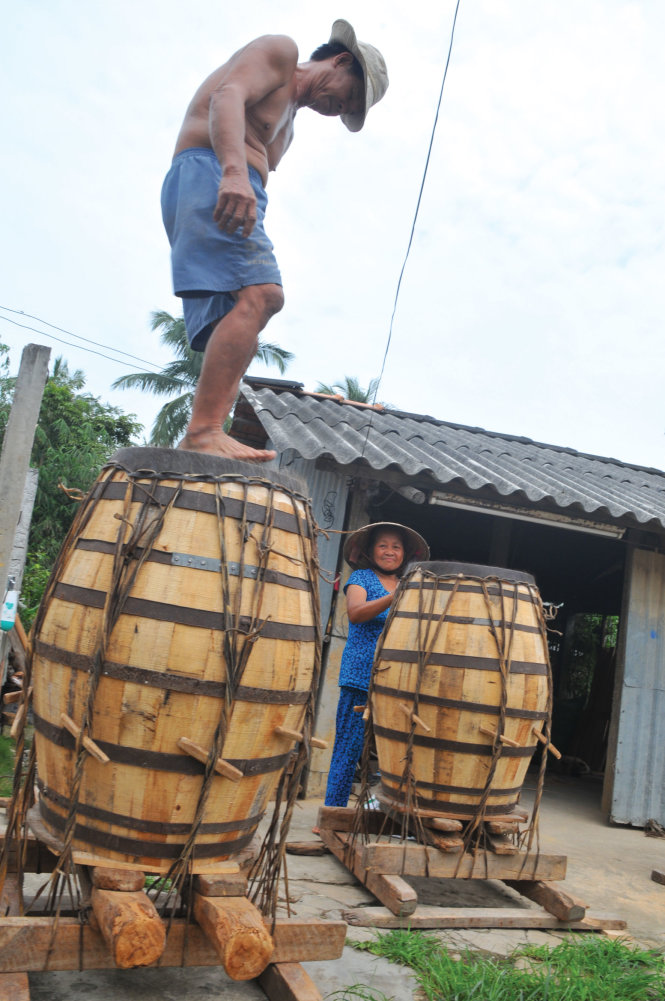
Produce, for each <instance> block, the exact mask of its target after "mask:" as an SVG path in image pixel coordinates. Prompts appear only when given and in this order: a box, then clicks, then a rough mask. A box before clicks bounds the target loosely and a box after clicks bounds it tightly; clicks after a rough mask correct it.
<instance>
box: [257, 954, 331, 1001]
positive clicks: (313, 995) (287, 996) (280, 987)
mask: <svg viewBox="0 0 665 1001" xmlns="http://www.w3.org/2000/svg"><path fill="white" fill-rule="evenodd" d="M258 982H259V986H260V987H261V989H262V990H263V993H264V994H265V995H266V997H267V998H268V999H269V1001H322V998H321V994H320V992H319V989H318V988H317V986H316V984H315V983H314V981H313V980H312V978H311V977H310V975H309V973H307V972H306V970H304V969H303V968H302V966H301V965H300V963H269V964H268V965H267V966H266V968H265V970H264V971H263V973H261V974H260V976H259V978H258Z"/></svg>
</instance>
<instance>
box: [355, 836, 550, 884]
mask: <svg viewBox="0 0 665 1001" xmlns="http://www.w3.org/2000/svg"><path fill="white" fill-rule="evenodd" d="M346 837H348V835H346ZM566 862H567V859H566V856H565V855H536V854H534V855H524V854H519V855H494V854H493V853H492V852H479V853H478V854H477V855H476V856H473V855H469V854H468V853H467V854H465V855H463V856H462V857H461V858H460V856H459V855H446V854H443V853H442V852H439V851H437V849H436V848H428V847H426V846H424V845H414V844H408V845H406V846H400V845H389V844H383V843H381V844H372V845H365V846H363V848H362V860H361V864H362V866H363V868H365V869H374V870H375V871H376V872H389V873H400V875H402V876H434V877H438V878H442V879H451V878H457V879H524V880H526V879H529V880H532V879H543V880H553V879H554V880H557V879H565V878H566Z"/></svg>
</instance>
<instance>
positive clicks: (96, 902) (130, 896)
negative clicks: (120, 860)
mask: <svg viewBox="0 0 665 1001" xmlns="http://www.w3.org/2000/svg"><path fill="white" fill-rule="evenodd" d="M92 909H93V911H94V914H95V917H96V919H97V924H98V925H99V930H100V931H101V933H102V935H103V936H104V940H105V941H106V944H107V945H108V947H109V949H110V950H111V955H112V956H113V960H114V962H115V964H116V966H119V967H120V968H121V969H123V970H127V969H130V968H131V967H135V966H150V964H151V963H155V962H157V960H158V959H159V957H160V956H161V955H162V953H163V951H164V946H165V944H166V932H165V930H164V924H163V922H162V920H161V918H160V916H159V914H158V913H157V911H156V909H155V905H154V904H153V902H152V901H151V900H150V899H149V898H148V897H147V896H146V895H145V893H142V892H141V893H127V892H124V891H119V890H101V889H100V888H99V887H97V886H94V887H93V889H92Z"/></svg>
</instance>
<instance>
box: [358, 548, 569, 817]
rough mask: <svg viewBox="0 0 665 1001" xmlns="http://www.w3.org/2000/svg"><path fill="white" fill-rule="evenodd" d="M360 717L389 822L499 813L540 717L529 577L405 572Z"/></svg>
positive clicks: (547, 715)
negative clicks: (368, 720)
mask: <svg viewBox="0 0 665 1001" xmlns="http://www.w3.org/2000/svg"><path fill="white" fill-rule="evenodd" d="M370 698H371V707H372V719H373V723H374V732H375V737H376V745H377V752H378V759H379V770H380V773H381V793H380V797H379V798H380V799H381V800H382V801H383V802H384V805H386V807H387V808H389V809H392V810H395V811H397V812H412V811H413V812H418V813H419V814H420V815H421V816H423V817H427V816H450V817H455V818H458V819H467V820H468V819H471V818H474V817H476V816H477V815H478V813H481V814H482V816H486V817H487V818H488V819H491V818H492V817H493V816H500V815H506V814H510V813H511V811H513V810H514V809H515V807H516V804H517V802H518V799H519V794H520V791H521V788H522V784H523V782H524V778H525V775H526V771H527V768H528V765H529V762H530V760H531V757H532V755H533V752H534V750H535V748H536V746H537V743H538V738H537V736H536V732H541V731H542V730H543V727H545V729H546V732H547V733H548V732H549V725H550V719H551V673H550V666H549V655H548V649H547V639H546V632H545V620H544V614H543V608H542V603H541V600H540V596H539V594H538V590H537V588H536V585H535V581H534V579H533V577H531V576H530V575H529V574H526V573H522V572H519V571H513V570H503V569H500V568H495V567H483V566H476V565H473V564H459V563H449V562H438V563H437V562H433V563H419V564H414V565H412V566H411V567H410V568H409V570H408V572H407V574H406V576H405V577H404V578H403V579H402V581H401V582H400V585H399V591H398V594H397V597H396V600H395V602H394V604H393V608H392V610H391V613H390V616H389V618H388V621H387V623H386V627H385V629H384V631H383V634H382V636H381V638H380V640H379V644H378V646H377V651H376V658H375V669H374V674H373V681H372V688H371V695H370Z"/></svg>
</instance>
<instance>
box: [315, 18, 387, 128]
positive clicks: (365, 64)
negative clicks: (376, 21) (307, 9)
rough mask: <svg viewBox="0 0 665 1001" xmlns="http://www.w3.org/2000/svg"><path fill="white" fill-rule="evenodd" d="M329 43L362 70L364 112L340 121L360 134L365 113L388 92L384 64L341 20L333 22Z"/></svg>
mask: <svg viewBox="0 0 665 1001" xmlns="http://www.w3.org/2000/svg"><path fill="white" fill-rule="evenodd" d="M329 42H340V43H341V44H342V45H343V46H344V48H345V49H348V50H349V52H352V53H353V55H354V56H355V57H356V59H357V60H358V62H359V63H360V65H361V66H362V68H363V73H364V75H365V110H364V111H359V112H357V114H354V115H342V116H341V119H342V121H343V122H344V124H345V125H346V127H347V129H348V130H349V132H360V130H361V128H362V127H363V125H364V124H365V118H366V116H367V112H368V111H369V109H370V108H371V107H372V105H374V104H376V103H377V101H380V100H381V98H382V97H383V95H384V94H385V92H386V91H387V90H388V70H387V69H386V62H385V59H384V58H383V56H382V55H381V53H380V52H379V50H378V49H375V48H374V46H373V45H369V44H368V43H367V42H359V41H358V39H357V38H356V33H355V31H354V30H353V28H352V27H351V25H350V24H349V22H348V21H345V20H344V19H343V18H340V19H339V20H337V21H335V23H334V24H333V26H332V31H331V33H330V39H329Z"/></svg>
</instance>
